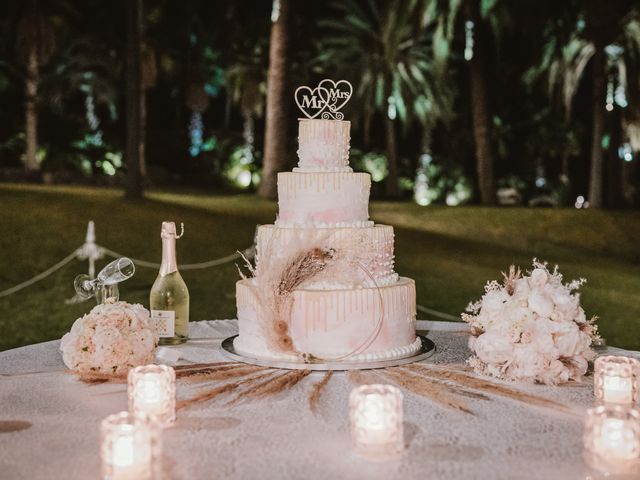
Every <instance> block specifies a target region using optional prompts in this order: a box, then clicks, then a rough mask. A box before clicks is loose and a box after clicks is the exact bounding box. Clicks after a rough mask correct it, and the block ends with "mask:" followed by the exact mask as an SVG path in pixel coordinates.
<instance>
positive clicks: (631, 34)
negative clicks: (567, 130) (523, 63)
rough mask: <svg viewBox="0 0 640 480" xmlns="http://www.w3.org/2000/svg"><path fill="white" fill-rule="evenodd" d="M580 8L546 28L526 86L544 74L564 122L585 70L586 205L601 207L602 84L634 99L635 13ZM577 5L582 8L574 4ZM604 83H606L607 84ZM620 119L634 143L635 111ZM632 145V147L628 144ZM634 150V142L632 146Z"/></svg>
mask: <svg viewBox="0 0 640 480" xmlns="http://www.w3.org/2000/svg"><path fill="white" fill-rule="evenodd" d="M585 5H586V6H585V7H584V8H583V9H579V8H574V9H573V10H572V11H570V12H569V14H568V15H567V16H566V18H565V19H564V21H559V22H554V23H551V24H550V26H549V28H548V29H547V31H546V32H545V36H546V38H547V43H546V46H545V50H544V53H543V57H542V60H541V62H540V64H539V65H538V66H536V67H535V68H534V69H532V70H531V71H530V72H529V74H528V77H529V81H531V80H535V79H536V78H537V77H539V76H541V75H543V74H544V75H545V76H546V79H547V82H548V91H549V95H550V97H551V98H552V99H553V100H555V99H559V100H560V102H559V103H560V104H561V106H562V109H563V110H564V114H565V118H566V119H567V121H568V120H569V119H570V118H571V115H572V106H573V100H574V98H575V96H576V93H577V92H578V88H579V86H580V84H581V82H582V80H583V78H584V77H585V73H586V72H588V71H590V73H591V78H592V90H591V104H592V112H593V113H592V123H591V154H590V158H591V167H590V174H589V195H588V197H589V203H590V205H591V206H592V207H595V208H601V207H602V206H603V203H604V202H603V174H604V165H603V163H604V162H603V159H604V151H603V146H602V143H603V136H604V134H605V119H606V112H607V109H613V103H608V101H607V99H606V97H607V83H608V82H607V79H608V78H614V77H615V78H617V79H618V82H619V84H620V85H621V86H622V88H623V89H624V90H626V92H627V96H629V97H630V98H634V97H635V98H637V97H638V96H640V83H639V82H638V80H637V76H635V78H634V77H632V76H631V75H628V72H636V73H637V71H638V69H639V68H640V10H639V9H638V8H637V7H636V8H632V7H631V5H632V4H631V2H627V1H624V0H622V1H614V2H607V1H605V0H593V1H591V2H587V3H586V4H585ZM580 6H582V5H580ZM609 83H610V82H609ZM624 108H626V109H627V112H626V113H627V114H626V115H623V116H622V118H623V122H624V125H623V126H624V128H625V130H626V134H627V136H628V137H629V138H630V140H631V141H632V142H634V137H635V135H634V132H635V131H637V128H638V127H639V126H640V115H639V113H640V108H639V107H638V106H637V105H635V104H633V102H629V104H628V105H625V107H624ZM634 143H635V142H634ZM634 149H637V150H640V139H638V144H634Z"/></svg>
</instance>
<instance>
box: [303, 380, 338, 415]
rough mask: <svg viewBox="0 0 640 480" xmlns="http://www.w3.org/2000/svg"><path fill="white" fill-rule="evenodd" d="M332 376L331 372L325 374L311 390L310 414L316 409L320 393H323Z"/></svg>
mask: <svg viewBox="0 0 640 480" xmlns="http://www.w3.org/2000/svg"><path fill="white" fill-rule="evenodd" d="M332 376H333V370H329V371H328V372H325V374H324V376H323V377H322V379H321V380H320V381H319V382H318V383H316V384H314V385H313V387H312V388H311V393H310V394H309V410H311V412H313V413H315V412H316V410H317V409H318V402H319V401H320V397H321V395H322V392H324V390H325V387H326V386H327V384H328V383H329V380H331V377H332Z"/></svg>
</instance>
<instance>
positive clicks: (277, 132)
mask: <svg viewBox="0 0 640 480" xmlns="http://www.w3.org/2000/svg"><path fill="white" fill-rule="evenodd" d="M289 8H290V4H289V0H273V8H272V13H271V22H272V23H271V39H270V44H269V73H268V79H267V115H266V125H265V140H264V166H263V171H262V181H261V182H260V187H259V189H258V194H259V195H260V196H262V197H265V198H271V199H274V198H276V196H277V193H278V192H277V175H278V172H280V171H282V170H284V169H286V167H287V163H288V162H287V139H288V135H287V133H288V124H289V119H288V111H289V104H290V99H289V98H288V97H287V92H288V75H289V70H288V68H289V67H288V62H287V58H288V49H289V25H288V24H289Z"/></svg>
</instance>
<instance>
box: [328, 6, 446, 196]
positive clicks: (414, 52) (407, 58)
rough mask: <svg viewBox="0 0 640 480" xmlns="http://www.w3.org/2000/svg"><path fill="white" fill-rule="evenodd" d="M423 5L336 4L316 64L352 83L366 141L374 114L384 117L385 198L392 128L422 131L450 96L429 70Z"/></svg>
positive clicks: (394, 167) (393, 184)
mask: <svg viewBox="0 0 640 480" xmlns="http://www.w3.org/2000/svg"><path fill="white" fill-rule="evenodd" d="M427 6H428V4H427V2H424V1H419V0H417V1H416V0H411V1H401V0H392V1H388V2H380V1H374V0H371V1H370V2H368V4H367V5H366V6H361V5H360V4H359V3H357V2H355V1H353V0H348V1H345V2H340V3H335V4H334V9H335V10H336V13H337V15H336V17H339V18H337V19H327V20H326V21H324V22H323V23H322V25H323V26H325V27H326V28H327V29H328V33H327V40H326V41H324V42H321V45H320V52H321V53H320V55H319V57H318V62H319V63H320V65H322V66H323V67H324V68H325V69H331V70H332V71H337V72H338V73H339V74H341V75H342V76H344V77H346V78H349V79H354V80H355V79H357V82H356V85H355V94H356V97H357V100H358V108H357V112H358V115H360V116H361V118H362V120H363V123H364V130H365V137H366V138H368V136H369V129H370V125H371V122H372V120H373V119H374V117H375V115H376V114H381V115H382V116H383V117H384V127H385V142H386V150H387V162H388V171H389V173H388V176H387V180H386V194H387V196H389V197H391V198H397V197H398V196H399V194H400V189H399V184H398V152H397V131H396V130H397V124H398V123H401V124H402V125H403V126H405V127H406V126H408V125H409V124H410V123H411V122H412V121H413V120H417V121H419V122H420V123H421V124H423V125H424V126H425V128H426V129H429V128H432V127H433V125H434V124H435V122H436V121H437V120H438V119H439V118H441V117H442V116H444V115H445V114H446V113H447V112H448V111H449V108H448V107H449V103H448V102H449V100H450V98H451V96H450V95H448V94H444V93H443V92H444V85H445V82H443V81H442V77H441V76H440V75H438V74H437V73H438V72H436V71H435V69H434V68H433V62H432V57H431V52H430V45H431V44H430V41H429V33H430V32H429V30H428V27H429V25H430V22H429V18H428V16H427V15H426V9H427Z"/></svg>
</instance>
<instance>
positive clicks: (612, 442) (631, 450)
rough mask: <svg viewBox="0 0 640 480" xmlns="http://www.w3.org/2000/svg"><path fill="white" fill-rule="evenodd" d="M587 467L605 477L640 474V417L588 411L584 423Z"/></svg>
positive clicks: (625, 411)
mask: <svg viewBox="0 0 640 480" xmlns="http://www.w3.org/2000/svg"><path fill="white" fill-rule="evenodd" d="M583 441H584V454H585V460H586V462H587V464H588V465H589V466H590V467H591V468H593V469H595V470H597V471H598V472H600V473H602V474H605V475H635V474H637V473H640V470H638V469H639V467H640V413H639V412H638V411H637V410H635V409H630V408H624V407H609V406H605V405H601V406H599V407H596V408H591V409H589V410H587V416H586V419H585V423H584V435H583Z"/></svg>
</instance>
